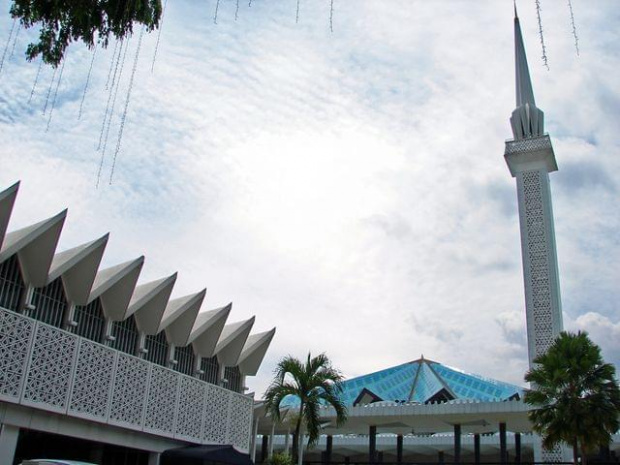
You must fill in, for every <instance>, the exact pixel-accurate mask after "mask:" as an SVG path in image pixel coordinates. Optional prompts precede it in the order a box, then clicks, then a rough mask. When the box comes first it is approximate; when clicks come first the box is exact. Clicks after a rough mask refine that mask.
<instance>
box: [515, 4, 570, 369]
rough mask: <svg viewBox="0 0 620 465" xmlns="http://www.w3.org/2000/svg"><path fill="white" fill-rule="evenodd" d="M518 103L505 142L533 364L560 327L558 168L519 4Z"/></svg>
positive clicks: (517, 49) (547, 346)
mask: <svg viewBox="0 0 620 465" xmlns="http://www.w3.org/2000/svg"><path fill="white" fill-rule="evenodd" d="M514 27H515V59H516V84H517V89H516V90H517V108H516V109H515V110H514V111H513V112H512V116H511V118H510V124H511V126H512V133H513V135H514V140H511V141H507V142H506V152H505V155H504V157H505V158H506V163H508V168H509V169H510V174H512V176H513V177H514V178H516V180H517V196H518V202H519V223H520V226H521V253H522V258H523V281H524V284H525V314H526V319H527V340H528V351H529V362H530V368H531V367H532V361H533V359H534V358H535V357H536V356H537V355H539V354H542V353H544V352H545V351H546V350H547V349H548V348H549V346H550V345H551V344H552V342H553V340H554V339H555V337H556V336H557V335H558V334H559V333H560V331H562V304H561V302H560V282H559V277H558V263H557V253H556V248H555V231H554V227H553V210H552V208H551V191H550V186H549V173H550V172H551V171H557V169H558V166H557V164H556V161H555V154H554V153H553V147H552V146H551V140H550V139H549V136H548V135H546V134H545V132H544V114H543V112H542V111H541V110H539V109H538V108H537V107H536V102H535V100H534V91H533V89H532V81H531V79H530V73H529V69H528V66H527V58H526V56H525V48H524V46H523V36H522V35H521V26H520V24H519V18H518V16H517V14H516V10H515V24H514Z"/></svg>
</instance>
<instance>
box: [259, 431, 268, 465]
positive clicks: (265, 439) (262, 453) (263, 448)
mask: <svg viewBox="0 0 620 465" xmlns="http://www.w3.org/2000/svg"><path fill="white" fill-rule="evenodd" d="M268 447H269V436H267V435H266V434H263V443H262V444H261V451H260V461H261V463H265V462H266V461H267V448H268Z"/></svg>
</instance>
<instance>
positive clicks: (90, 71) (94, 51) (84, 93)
mask: <svg viewBox="0 0 620 465" xmlns="http://www.w3.org/2000/svg"><path fill="white" fill-rule="evenodd" d="M96 55H97V44H95V48H94V49H93V57H92V59H91V60H90V68H88V75H87V76H86V83H85V84H84V92H83V93H82V100H81V102H80V111H79V112H78V120H80V119H82V107H83V106H84V99H85V98H86V91H87V90H88V83H89V82H90V75H91V74H92V72H93V64H94V63H95V56H96Z"/></svg>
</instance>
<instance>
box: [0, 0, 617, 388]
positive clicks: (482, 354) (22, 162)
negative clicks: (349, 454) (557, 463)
mask: <svg viewBox="0 0 620 465" xmlns="http://www.w3.org/2000/svg"><path fill="white" fill-rule="evenodd" d="M541 4H542V7H543V10H542V12H541V13H542V22H543V23H542V24H543V28H544V41H545V46H546V53H547V57H548V63H549V69H547V68H545V67H544V66H543V61H542V59H541V45H540V38H539V35H538V22H537V17H536V9H535V3H534V0H518V1H517V5H518V9H519V15H520V18H521V24H522V28H523V34H524V39H525V42H526V49H527V53H528V57H529V62H530V70H531V74H532V80H533V85H534V92H535V95H536V101H537V105H538V106H539V107H540V108H541V109H542V110H543V111H544V112H545V118H546V130H547V131H548V132H549V133H550V135H551V138H552V142H553V145H554V148H555V154H556V158H557V162H558V165H559V171H558V172H556V173H552V174H551V175H550V177H551V188H552V195H553V208H554V215H555V230H556V239H557V249H558V261H559V269H560V282H561V291H562V304H563V318H564V326H565V328H566V329H568V330H573V331H574V330H587V331H588V332H589V333H590V335H591V337H592V339H593V340H594V341H595V342H596V343H597V344H599V345H600V346H601V347H602V349H603V355H604V357H605V358H606V360H607V361H610V362H613V363H615V364H618V362H619V361H620V308H619V306H618V302H620V288H619V286H618V282H619V279H620V243H619V238H620V235H619V234H618V230H619V229H620V207H619V206H620V192H619V191H618V189H619V184H618V180H617V174H616V173H617V172H618V170H619V169H620V138H618V122H619V116H620V84H619V83H618V78H617V74H618V70H619V69H620V48H619V47H618V42H619V39H620V9H618V8H617V6H618V5H617V0H595V1H590V2H586V1H584V0H572V6H573V13H574V17H575V24H576V31H577V36H578V39H579V42H578V43H579V52H580V53H579V55H577V53H576V49H575V45H574V41H575V39H574V37H573V31H572V26H571V21H570V11H569V8H568V6H567V3H566V2H552V1H549V0H544V1H542V2H541ZM216 5H217V2H216V0H203V1H200V2H197V1H192V0H175V1H171V2H169V3H168V4H167V7H166V11H165V15H164V21H163V25H162V28H161V35H160V36H159V45H158V46H157V41H158V34H157V33H152V34H145V35H144V37H143V38H142V41H140V40H139V33H138V32H137V31H136V34H135V35H134V37H133V38H132V39H131V40H130V41H129V45H128V48H127V55H126V59H125V64H124V66H122V70H123V71H122V73H120V79H117V82H118V83H119V86H118V91H117V92H116V94H117V98H116V100H114V94H115V92H114V91H113V89H114V87H112V86H110V85H108V86H107V87H108V88H109V89H108V90H106V81H108V76H109V75H110V74H111V70H112V69H113V66H112V67H111V64H112V65H114V61H113V50H114V45H113V44H112V45H111V46H110V47H109V48H108V49H107V50H104V49H102V48H99V49H97V51H96V53H95V57H94V62H93V61H92V57H93V52H92V51H89V50H88V49H87V48H86V47H85V46H84V45H83V44H81V43H76V44H73V45H71V46H70V48H69V49H68V54H67V58H66V62H65V68H64V69H63V71H62V79H61V80H60V83H59V84H57V83H58V81H57V80H56V81H52V75H53V74H54V73H53V70H52V68H50V67H47V66H44V67H42V68H41V71H40V74H39V77H38V79H37V80H36V86H33V83H34V82H35V79H36V76H37V70H38V69H39V66H38V63H37V62H34V63H29V62H27V61H26V60H25V59H24V57H23V52H24V50H25V47H26V45H27V43H28V42H29V41H30V40H32V39H33V38H34V37H35V35H36V31H34V30H28V31H24V30H21V31H20V32H19V34H18V35H17V40H16V41H15V40H14V39H12V40H11V42H8V41H7V38H8V36H9V30H10V29H11V24H12V20H11V18H10V17H9V14H8V8H9V2H8V1H7V0H0V53H2V52H4V50H5V49H6V55H5V59H4V62H3V67H2V70H1V71H0V142H1V143H0V189H4V188H6V187H9V186H10V185H11V184H13V183H14V182H16V181H18V180H21V186H20V192H19V196H18V199H17V202H16V205H15V208H14V211H13V215H12V219H11V223H10V225H9V230H15V229H18V228H20V227H24V226H26V225H29V224H31V223H34V222H36V221H40V220H42V219H45V218H47V217H50V216H52V215H54V214H55V213H57V212H59V211H61V210H62V209H64V208H65V207H68V209H69V213H68V218H67V221H66V223H65V227H64V230H63V233H62V236H61V239H60V245H59V250H64V249H67V248H70V247H74V246H76V245H79V244H81V243H84V242H87V241H90V240H93V239H95V238H97V237H100V236H101V235H103V234H105V233H107V232H110V234H111V236H110V241H109V243H108V246H107V249H106V252H105V254H104V258H103V266H111V265H114V264H117V263H121V262H123V261H127V260H130V259H133V258H135V257H137V256H140V255H145V257H146V262H145V266H144V268H143V271H142V274H141V277H140V282H148V281H151V280H153V279H157V278H161V277H164V276H167V275H170V274H172V273H174V272H178V273H179V277H178V279H177V282H176V285H175V288H174V291H173V297H178V296H183V295H186V294H189V293H193V292H197V291H199V290H201V289H203V288H205V287H206V288H207V297H206V299H205V303H204V305H203V310H210V309H213V308H217V307H221V306H223V305H225V304H227V303H228V302H231V301H232V302H233V309H232V313H231V315H230V317H229V320H228V321H229V322H236V321H242V320H246V319H248V318H250V317H252V316H254V315H255V316H256V322H255V324H254V327H253V330H252V333H258V332H262V331H267V330H269V329H271V328H273V327H276V328H277V330H276V335H275V338H274V340H273V342H272V344H271V346H270V349H269V351H268V353H267V355H266V357H265V359H264V362H263V364H262V366H261V369H260V371H259V373H258V375H257V376H256V377H250V378H249V379H248V387H249V388H250V391H253V392H256V393H257V394H256V395H257V397H260V396H261V395H262V393H263V392H264V390H265V388H266V387H267V386H268V384H269V382H270V380H271V378H272V372H273V369H274V367H275V365H276V363H277V362H278V360H279V359H281V358H282V357H283V356H285V355H289V354H290V355H293V356H296V357H299V358H304V357H305V356H306V355H307V353H308V352H309V351H310V352H312V353H313V354H317V353H320V352H326V353H327V355H328V356H329V357H330V359H331V360H332V362H333V364H334V366H336V367H337V368H338V369H340V370H341V371H342V372H343V374H344V375H345V376H346V377H354V376H358V375H362V374H365V373H369V372H372V371H377V370H380V369H383V368H387V367H390V366H393V365H397V364H400V363H404V362H408V361H411V360H415V359H417V358H419V357H420V356H421V355H422V354H423V355H424V357H425V358H428V359H431V360H434V361H437V362H441V363H443V364H446V365H448V366H452V367H456V368H459V369H462V370H464V371H467V372H471V373H477V374H481V375H484V376H487V377H491V378H496V379H499V380H502V381H505V382H510V383H515V384H519V385H523V375H524V373H525V371H526V370H527V348H526V337H525V310H524V308H525V304H524V291H523V278H522V267H521V248H520V237H519V224H518V215H517V200H516V188H515V181H514V179H512V178H511V176H510V173H509V171H508V168H507V166H506V163H505V161H504V159H503V153H504V142H505V141H506V140H507V139H510V138H511V137H512V134H511V130H510V125H509V120H508V119H509V117H510V114H511V112H512V110H513V109H514V107H515V90H514V89H515V84H514V44H513V14H514V13H513V6H512V2H511V1H509V0H481V1H476V2H472V1H465V0H440V1H433V2H428V1H422V0H390V1H389V2H386V1H383V0H335V1H334V9H333V14H332V29H333V31H332V30H330V1H329V0H320V1H319V0H301V2H300V9H299V21H298V22H296V1H295V0H279V1H267V0H253V1H252V2H251V5H250V6H249V5H248V0H243V1H242V2H241V4H240V5H239V10H238V13H237V19H236V20H235V11H236V1H235V0H220V2H219V7H218V9H217V10H218V11H217V21H214V16H215V10H216ZM14 37H15V36H13V38H14ZM138 43H140V50H139V54H136V51H137V49H138ZM13 46H15V49H14V52H13ZM156 46H157V54H156V55H155V49H156ZM0 56H2V55H0ZM136 56H137V57H138V59H137V61H136V59H135V57H136ZM154 58H155V59H154ZM91 62H92V63H93V68H92V73H91V75H90V79H89V80H88V88H87V92H86V94H85V97H84V103H83V107H82V115H81V118H79V119H78V115H79V112H80V105H81V101H82V98H83V96H84V88H85V84H86V82H87V76H88V73H89V68H90V65H91ZM134 68H135V73H133V72H132V70H133V69H134ZM120 69H121V67H120V66H119V70H120ZM56 73H57V74H56V78H57V77H58V75H59V74H60V69H58V70H57V72H56ZM112 74H113V73H112ZM132 76H133V79H132ZM130 82H133V85H132V86H130ZM108 84H109V81H108ZM56 87H57V89H58V90H57V91H56ZM130 87H131V93H130V99H129V103H128V104H127V94H128V90H129V88H130ZM110 89H112V90H110ZM48 94H49V98H47V96H48ZM31 95H32V98H31ZM54 96H56V98H55V99H54ZM54 100H55V102H54ZM46 101H47V108H45V105H46ZM52 102H54V103H52ZM108 102H110V105H109V106H108ZM112 102H114V104H113V105H112ZM126 105H127V109H128V111H127V114H126V118H125V123H124V127H123V135H122V138H121V142H120V148H119V151H118V153H117V156H116V161H115V163H114V154H115V151H116V150H115V148H116V146H117V144H118V141H119V137H118V134H119V128H120V125H121V120H122V114H123V109H124V107H125V106H126ZM52 107H53V109H52ZM112 107H113V108H112ZM44 108H45V114H44V113H43V110H44ZM106 108H108V114H111V115H112V119H111V122H110V124H109V130H108V126H107V124H103V122H104V115H105V114H106ZM52 110H53V111H52ZM50 113H51V118H50ZM48 126H49V127H48ZM102 127H103V137H102V136H101V134H102ZM106 133H108V138H107V143H106V137H105V134H106ZM100 138H101V140H102V144H101V145H102V146H103V145H105V147H106V150H105V152H103V150H102V149H100V150H99V151H97V146H98V145H99V140H100ZM102 154H103V156H102ZM113 164H114V169H113ZM98 173H99V175H98ZM98 180H99V182H98ZM97 184H98V185H97Z"/></svg>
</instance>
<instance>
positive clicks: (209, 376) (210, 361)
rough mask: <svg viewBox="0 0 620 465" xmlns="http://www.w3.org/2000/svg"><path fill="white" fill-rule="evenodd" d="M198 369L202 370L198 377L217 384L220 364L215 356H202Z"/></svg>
mask: <svg viewBox="0 0 620 465" xmlns="http://www.w3.org/2000/svg"><path fill="white" fill-rule="evenodd" d="M200 370H201V371H203V372H204V373H202V374H201V375H200V379H201V380H203V381H206V382H207V383H211V384H218V381H219V379H218V378H219V376H220V364H219V363H218V361H217V357H216V356H213V357H210V358H207V357H204V358H203V359H202V360H201V361H200Z"/></svg>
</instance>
